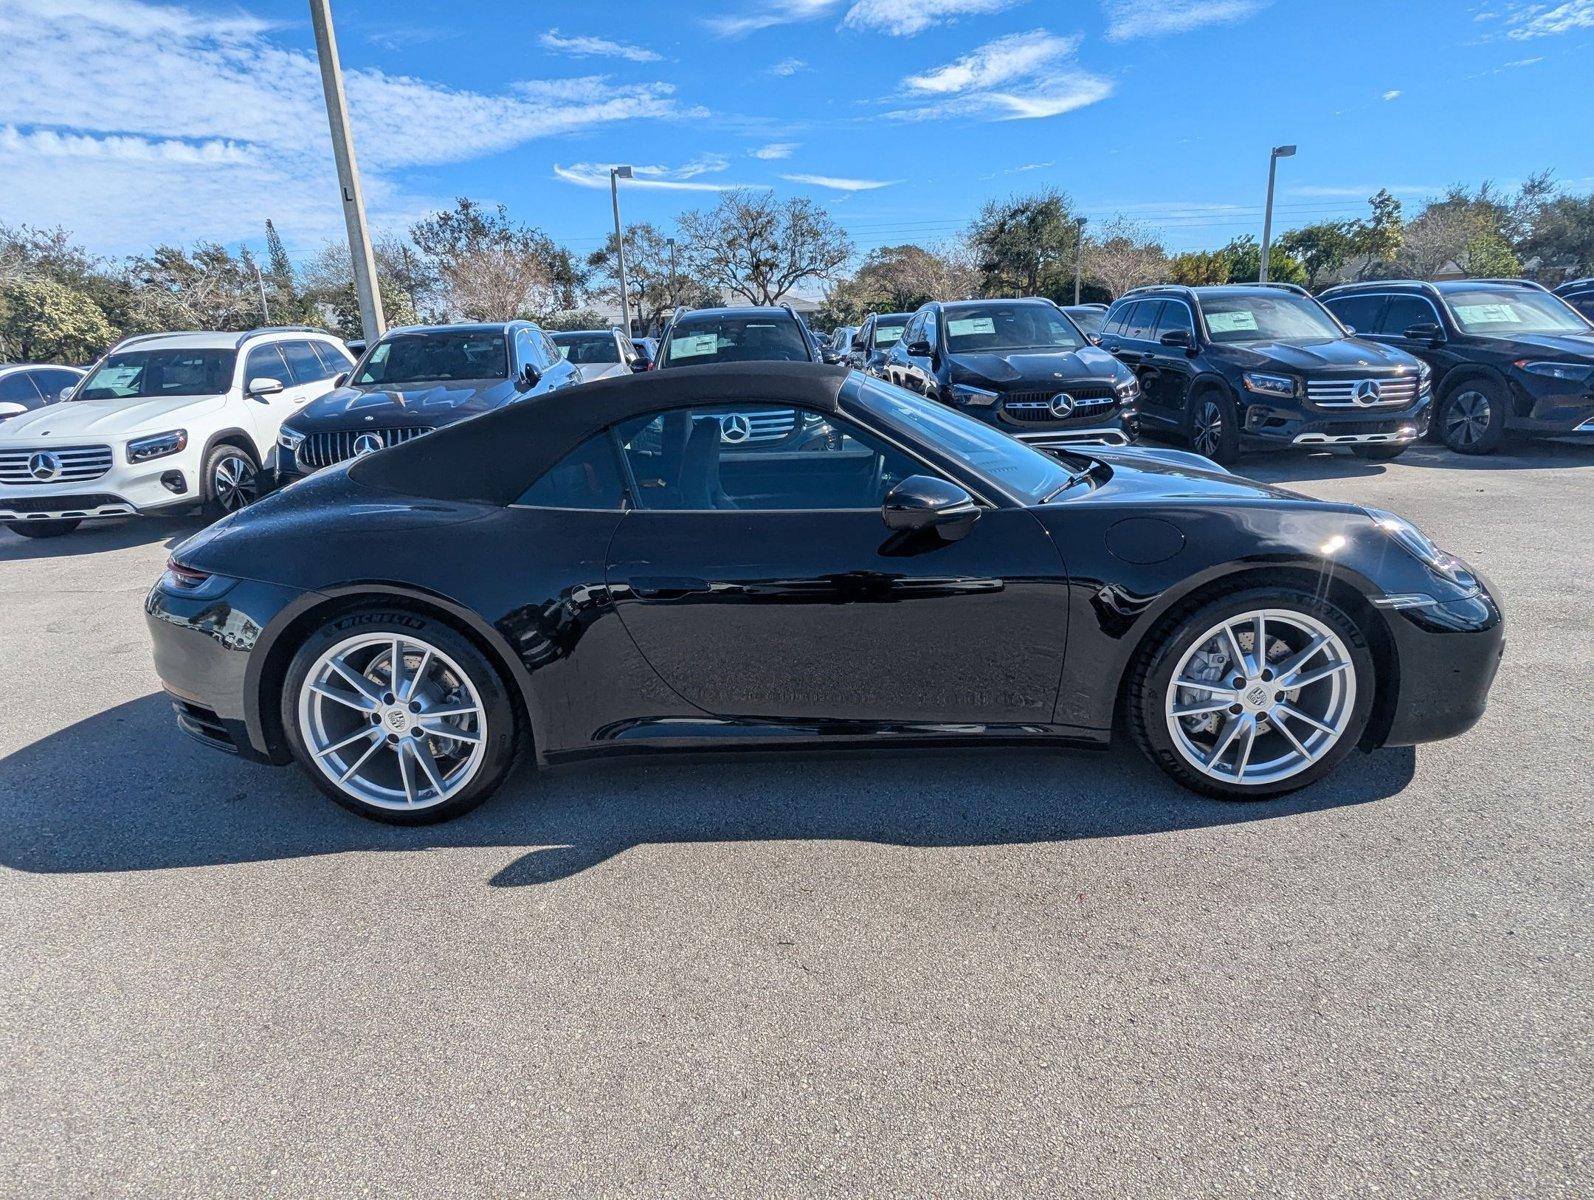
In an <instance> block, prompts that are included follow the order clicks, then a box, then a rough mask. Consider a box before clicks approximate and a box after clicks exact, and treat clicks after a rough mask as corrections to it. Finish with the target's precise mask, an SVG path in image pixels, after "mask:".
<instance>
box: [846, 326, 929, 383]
mask: <svg viewBox="0 0 1594 1200" xmlns="http://www.w3.org/2000/svg"><path fill="white" fill-rule="evenodd" d="M911 320H913V314H912V313H905V312H902V313H870V314H869V315H868V316H867V317H865V318H864V319H863V324H862V325H860V326H859V327H858V332H857V333H855V334H853V336H852V346H851V347H850V348H849V350H848V351H847V359H846V361H847V363H848V364H849V365H850V366H852V367H855V368H857V369H858V370H860V371H862V372H863V373H864V374H865V375H876V376H879V377H880V378H882V379H883V378H885V362H886V355H887V354H889V353H890V352H891V347H893V346H895V345H896V344H897V343H898V342H899V341H901V340H902V331H903V330H904V329H906V328H907V327H908V322H909V321H911Z"/></svg>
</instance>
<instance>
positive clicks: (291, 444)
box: [277, 425, 304, 452]
mask: <svg viewBox="0 0 1594 1200" xmlns="http://www.w3.org/2000/svg"><path fill="white" fill-rule="evenodd" d="M302 441H304V434H302V433H298V432H296V431H295V430H292V429H289V428H288V427H287V426H286V425H284V426H283V427H282V428H281V429H279V430H277V445H279V446H281V447H282V448H283V449H284V450H287V451H290V452H292V451H296V450H298V449H299V443H300V442H302Z"/></svg>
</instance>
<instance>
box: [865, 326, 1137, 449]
mask: <svg viewBox="0 0 1594 1200" xmlns="http://www.w3.org/2000/svg"><path fill="white" fill-rule="evenodd" d="M879 374H880V375H881V376H882V377H883V378H885V379H887V380H889V381H890V382H892V383H895V384H897V385H898V386H899V387H905V388H909V389H911V390H912V391H915V392H920V393H922V394H923V395H925V396H928V397H930V398H931V399H933V400H939V401H941V402H942V403H943V404H947V405H950V406H951V407H953V408H956V409H959V410H961V411H962V412H965V413H967V414H968V415H969V416H971V417H975V418H978V419H979V420H981V421H985V422H987V423H989V424H991V425H995V426H997V427H998V428H999V429H1003V430H1006V431H1007V432H1008V433H1011V434H1013V435H1014V436H1015V437H1017V438H1020V439H1021V440H1023V441H1026V442H1032V443H1034V444H1036V445H1040V446H1057V445H1062V444H1064V443H1067V442H1081V441H1089V442H1107V443H1109V444H1112V445H1119V446H1123V445H1128V444H1129V443H1130V442H1132V441H1134V440H1135V433H1136V429H1137V425H1136V410H1135V405H1136V402H1137V401H1138V400H1139V398H1140V385H1139V384H1138V383H1136V381H1135V376H1134V373H1133V372H1131V371H1129V370H1128V369H1127V368H1126V367H1125V366H1124V365H1123V364H1122V363H1120V362H1119V361H1118V360H1117V359H1115V358H1114V357H1113V356H1112V355H1110V354H1108V353H1107V352H1106V351H1105V350H1098V349H1097V348H1096V347H1095V346H1093V345H1091V343H1090V339H1089V338H1087V337H1086V336H1085V335H1084V334H1083V333H1081V332H1080V331H1079V327H1078V326H1077V325H1075V324H1074V323H1073V322H1072V321H1070V320H1069V319H1068V318H1067V317H1066V316H1065V315H1064V314H1063V311H1062V310H1061V309H1060V308H1058V307H1057V305H1055V304H1053V303H1052V302H1051V301H1050V300H1039V299H1028V300H958V301H951V302H942V301H939V300H932V301H931V302H930V303H929V304H926V305H924V307H922V308H920V309H919V311H918V312H916V313H914V314H913V319H912V320H911V321H909V322H908V327H907V329H905V330H904V331H903V333H902V337H901V338H900V339H899V340H898V342H897V344H896V345H894V346H892V347H891V349H890V350H889V351H888V352H887V354H886V356H885V361H884V362H883V363H882V365H881V370H880V372H879Z"/></svg>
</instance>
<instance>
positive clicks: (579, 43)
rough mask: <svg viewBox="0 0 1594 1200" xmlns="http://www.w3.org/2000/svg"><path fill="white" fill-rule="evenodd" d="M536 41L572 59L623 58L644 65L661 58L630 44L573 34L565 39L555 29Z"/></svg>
mask: <svg viewBox="0 0 1594 1200" xmlns="http://www.w3.org/2000/svg"><path fill="white" fill-rule="evenodd" d="M537 41H538V42H539V43H540V44H541V45H542V47H543V49H545V50H552V51H553V52H554V53H555V54H568V55H570V56H571V57H572V58H623V59H625V60H626V61H627V62H639V63H646V62H658V61H659V59H660V58H661V57H662V56H661V55H659V54H658V53H656V52H655V51H652V50H649V49H648V48H647V47H645V46H633V45H632V44H631V43H630V42H614V41H610V40H609V39H608V38H600V37H582V36H580V35H575V34H572V35H570V36H568V37H567V36H565V35H564V34H562V33H560V32H559V31H558V30H557V29H550V30H549V31H548V32H547V33H545V34H543V35H542V36H540V37H539V38H538V39H537Z"/></svg>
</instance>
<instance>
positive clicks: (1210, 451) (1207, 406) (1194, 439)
mask: <svg viewBox="0 0 1594 1200" xmlns="http://www.w3.org/2000/svg"><path fill="white" fill-rule="evenodd" d="M1190 448H1191V449H1192V450H1194V451H1195V452H1196V453H1197V454H1204V455H1206V456H1207V457H1208V458H1210V459H1211V460H1212V461H1213V462H1220V463H1230V462H1233V461H1234V460H1235V459H1237V458H1238V457H1240V426H1239V417H1238V416H1237V415H1236V414H1235V411H1234V401H1232V400H1230V399H1229V397H1228V396H1226V395H1225V394H1224V393H1222V392H1220V391H1218V390H1217V389H1216V388H1210V387H1209V388H1207V389H1206V390H1204V391H1201V392H1197V393H1196V395H1195V397H1194V398H1193V399H1192V400H1191V402H1190Z"/></svg>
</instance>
